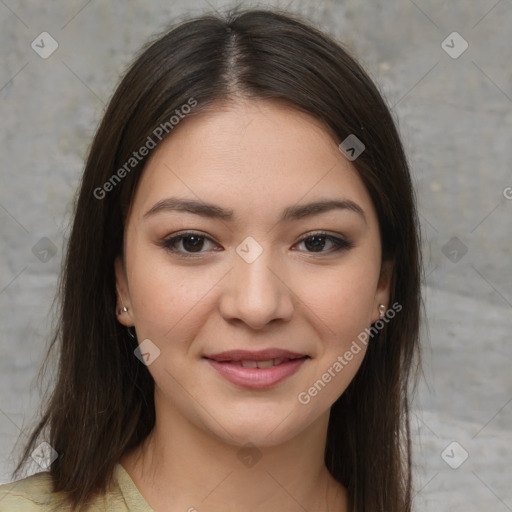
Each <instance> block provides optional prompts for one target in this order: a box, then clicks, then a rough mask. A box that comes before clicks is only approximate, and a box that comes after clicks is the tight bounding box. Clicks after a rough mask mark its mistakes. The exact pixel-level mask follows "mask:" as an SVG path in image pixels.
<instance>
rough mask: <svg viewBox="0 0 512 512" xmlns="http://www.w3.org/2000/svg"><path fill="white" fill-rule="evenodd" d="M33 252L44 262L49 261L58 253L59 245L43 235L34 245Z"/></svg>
mask: <svg viewBox="0 0 512 512" xmlns="http://www.w3.org/2000/svg"><path fill="white" fill-rule="evenodd" d="M32 254H33V255H34V256H35V257H36V258H37V259H38V260H39V261H42V262H43V263H48V262H49V261H50V260H51V259H52V258H53V257H54V256H55V255H56V254H57V246H56V245H55V244H54V243H53V242H52V241H51V240H50V239H49V238H46V237H45V236H43V238H41V240H39V242H37V244H36V245H34V247H32Z"/></svg>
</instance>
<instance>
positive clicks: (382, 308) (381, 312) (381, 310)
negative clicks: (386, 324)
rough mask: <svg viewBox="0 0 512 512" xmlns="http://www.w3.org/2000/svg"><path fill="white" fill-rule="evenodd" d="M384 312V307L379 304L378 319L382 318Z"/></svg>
mask: <svg viewBox="0 0 512 512" xmlns="http://www.w3.org/2000/svg"><path fill="white" fill-rule="evenodd" d="M385 311H386V306H385V305H384V304H379V315H380V319H381V320H382V319H383V318H384V312H385Z"/></svg>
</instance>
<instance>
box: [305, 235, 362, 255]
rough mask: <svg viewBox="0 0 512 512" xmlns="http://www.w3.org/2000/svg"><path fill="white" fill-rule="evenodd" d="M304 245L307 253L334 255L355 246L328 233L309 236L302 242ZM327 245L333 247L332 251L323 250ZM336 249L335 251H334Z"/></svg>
mask: <svg viewBox="0 0 512 512" xmlns="http://www.w3.org/2000/svg"><path fill="white" fill-rule="evenodd" d="M301 243H304V246H305V247H306V250H307V252H313V253H332V252H336V251H339V250H341V249H351V248H352V247H353V246H354V245H353V244H352V243H351V242H349V241H348V240H345V239H343V238H338V237H336V236H332V235H329V234H327V233H323V232H322V233H314V234H312V235H308V236H306V237H304V238H302V240H300V242H299V244H301ZM326 244H327V245H328V246H329V244H330V246H331V250H330V251H329V250H327V251H325V250H323V249H324V248H325V246H326ZM332 247H334V249H332Z"/></svg>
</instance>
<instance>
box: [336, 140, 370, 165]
mask: <svg viewBox="0 0 512 512" xmlns="http://www.w3.org/2000/svg"><path fill="white" fill-rule="evenodd" d="M338 147H339V149H340V151H341V152H342V153H343V154H344V155H345V156H346V157H347V158H348V159H349V160H350V161H351V162H353V161H354V160H355V159H356V158H357V157H358V156H359V155H360V154H361V153H362V152H363V151H364V150H365V149H366V146H365V145H364V144H363V142H362V141H361V140H360V139H359V138H358V137H357V135H354V134H353V133H351V134H350V135H349V136H348V137H347V138H346V139H345V140H344V141H342V142H341V143H340V145H339V146H338Z"/></svg>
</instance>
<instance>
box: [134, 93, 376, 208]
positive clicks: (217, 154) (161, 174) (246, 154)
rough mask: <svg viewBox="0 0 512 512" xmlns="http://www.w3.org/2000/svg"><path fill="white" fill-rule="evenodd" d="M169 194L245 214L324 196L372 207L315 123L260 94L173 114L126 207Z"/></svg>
mask: <svg viewBox="0 0 512 512" xmlns="http://www.w3.org/2000/svg"><path fill="white" fill-rule="evenodd" d="M170 195H172V196H180V197H189V198H195V199H199V200H201V199H202V200H205V201H207V202H210V203H211V202H214V203H218V204H223V205H225V206H226V207H229V208H231V209H233V210H234V211H235V212H237V211H238V210H240V213H241V214H242V213H244V211H245V213H246V214H251V212H252V214H253V215H254V214H255V213H257V212H256V211H255V209H258V210H262V209H264V210H265V211H266V212H269V213H270V212H271V211H275V212H276V213H277V209H279V211H281V209H282V206H289V205H291V204H295V203H297V202H299V201H301V199H304V201H306V200H307V201H311V200H314V199H317V198H319V197H322V198H325V197H326V196H329V197H331V198H341V197H342V198H344V199H351V200H353V201H356V202H358V203H360V204H361V206H362V207H363V208H364V209H365V210H367V209H369V210H372V204H371V200H370V197H369V195H368V193H367V191H366V188H365V186H364V184H363V183H362V181H361V179H360V177H359V174H358V172H357V171H356V169H355V167H354V166H353V165H352V164H351V162H349V161H348V160H347V159H346V158H345V156H344V155H343V154H342V153H341V152H340V150H339V149H338V145H337V142H336V141H335V140H334V138H333V136H332V135H331V134H330V133H329V131H328V130H327V129H326V128H325V127H324V126H323V125H322V123H321V122H320V121H319V120H317V119H316V118H314V117H313V116H311V115H309V114H306V113H303V112H300V111H298V110H296V109H293V108H291V107H289V106H287V105H285V104H283V103H280V102H277V101H268V100H265V101H263V100H258V101H254V100H244V101H236V102H225V103H217V104H214V105H213V106H212V107H210V108H209V109H208V110H205V111H202V112H200V113H199V114H198V115H194V116H189V117H188V118H185V119H184V120H183V121H181V122H180V124H179V125H178V126H177V127H175V128H174V130H173V131H172V133H171V134H170V135H169V136H168V137H167V139H165V140H164V141H163V142H162V143H161V144H160V145H159V146H157V148H156V149H155V150H154V151H153V153H152V154H151V155H150V158H149V160H148V162H147V163H146V166H145V168H144V171H143V175H142V177H141V180H140V183H139V186H138V190H137V193H136V196H135V199H134V204H133V210H134V211H137V216H141V215H143V214H144V211H146V210H147V209H149V208H150V207H151V206H152V205H153V204H154V203H155V202H157V201H159V200H161V199H164V198H165V197H166V196H170ZM143 210H144V211H143ZM369 213H370V215H371V212H369Z"/></svg>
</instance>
